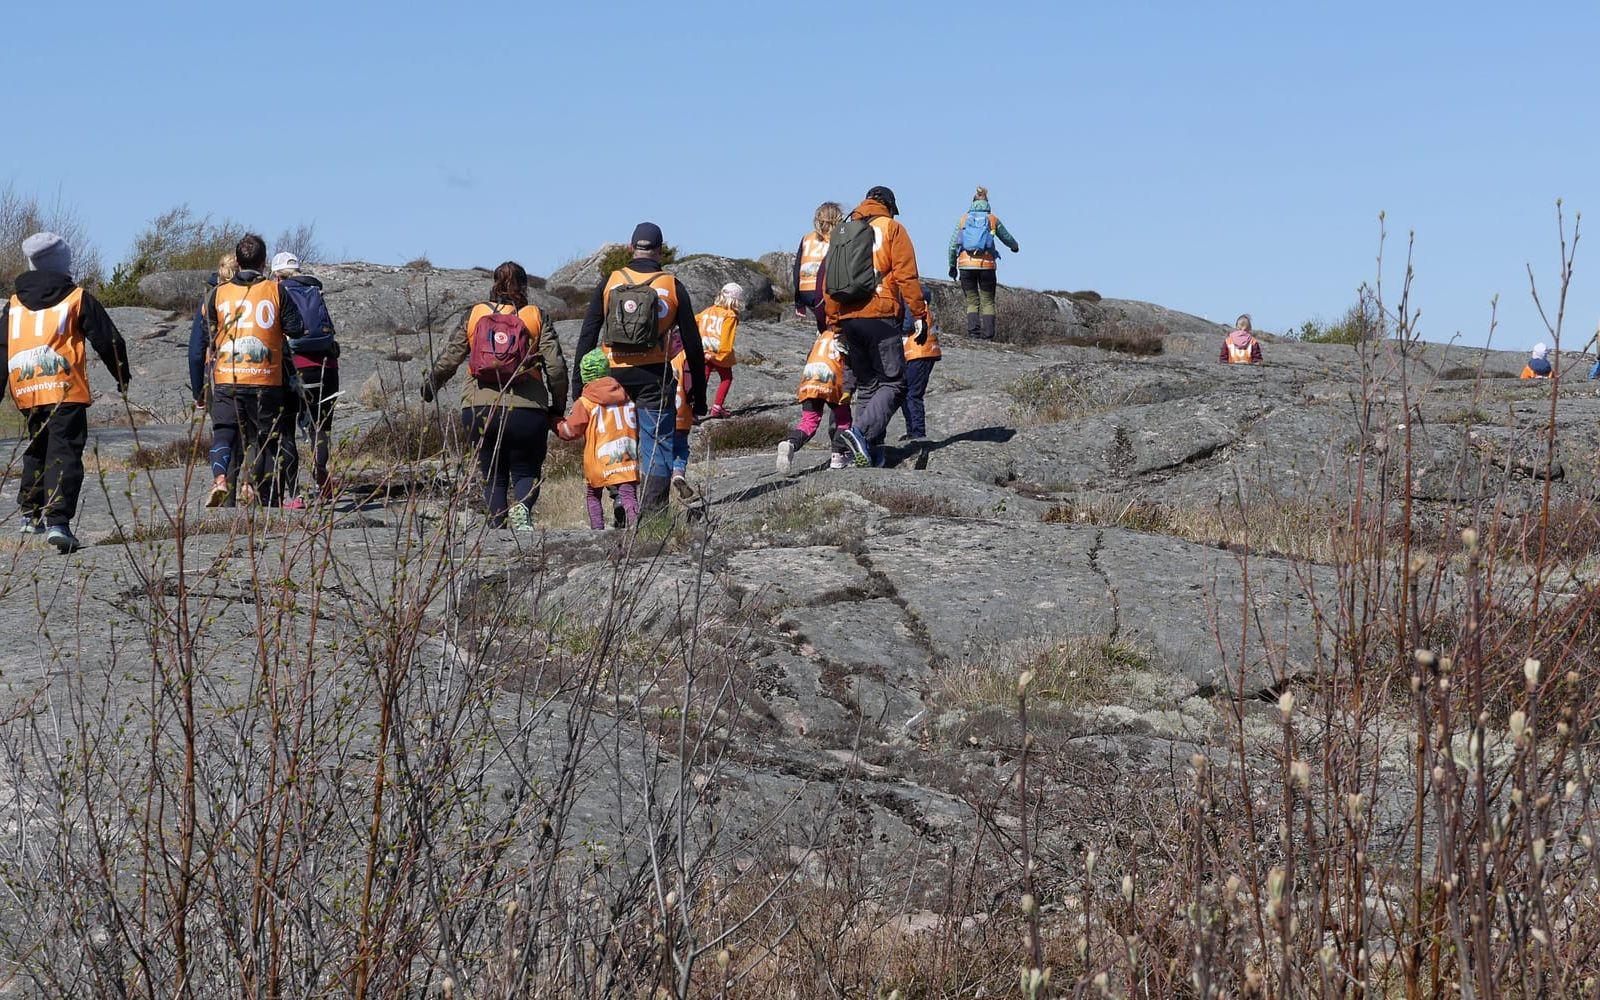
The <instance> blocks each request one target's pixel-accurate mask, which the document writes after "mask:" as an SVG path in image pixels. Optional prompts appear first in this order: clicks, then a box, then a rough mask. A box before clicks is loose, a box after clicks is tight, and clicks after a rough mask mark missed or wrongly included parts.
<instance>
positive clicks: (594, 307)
mask: <svg viewBox="0 0 1600 1000" xmlns="http://www.w3.org/2000/svg"><path fill="white" fill-rule="evenodd" d="M627 267H628V270H630V271H637V272H638V273H640V274H655V273H657V272H659V271H661V270H662V268H661V265H660V264H658V263H657V262H655V261H653V260H651V259H650V258H648V257H639V258H636V259H634V260H630V261H628V264H627ZM672 280H673V281H674V282H675V283H676V284H677V286H678V288H677V294H678V336H679V337H680V338H681V339H682V340H683V355H684V365H683V372H684V374H685V375H687V376H688V377H689V403H690V405H691V406H693V407H694V412H695V415H696V416H704V415H705V412H706V355H705V351H704V350H702V349H701V347H700V327H699V326H698V325H697V324H696V323H695V321H694V303H693V302H690V301H689V290H688V289H687V288H685V287H683V282H681V281H678V279H677V278H673V279H672ZM605 324H606V279H605V278H602V279H600V284H598V285H596V286H595V289H594V295H593V296H592V297H590V299H589V311H588V312H587V313H585V314H584V317H583V329H582V330H581V331H580V332H579V333H578V350H577V353H576V354H574V355H573V357H574V358H575V359H576V360H577V362H579V363H578V364H574V365H573V366H572V387H571V398H572V399H577V398H578V397H579V396H581V395H583V379H582V378H581V377H580V375H579V374H578V370H579V368H580V367H581V362H582V361H583V357H584V355H586V354H588V353H589V352H590V351H592V350H594V349H595V348H596V347H599V346H600V331H601V330H602V329H603V328H604V327H605ZM659 369H668V370H670V368H669V366H667V365H641V366H639V371H641V372H648V373H650V375H649V377H650V379H651V380H653V381H657V382H663V381H664V380H665V377H664V375H663V373H662V372H661V371H660V370H659ZM611 374H612V375H613V376H616V375H617V374H618V373H617V372H612V373H611ZM618 380H619V381H621V382H622V383H623V387H624V388H629V387H630V380H624V379H621V378H620V377H619V379H618ZM629 394H630V395H632V392H631V391H630V393H629ZM637 401H638V402H641V403H647V404H650V405H651V406H652V407H658V406H663V405H664V406H667V407H671V406H672V400H670V399H665V398H660V399H658V398H656V396H655V395H654V393H651V394H648V395H647V394H645V393H641V394H640V395H639V396H638V397H637Z"/></svg>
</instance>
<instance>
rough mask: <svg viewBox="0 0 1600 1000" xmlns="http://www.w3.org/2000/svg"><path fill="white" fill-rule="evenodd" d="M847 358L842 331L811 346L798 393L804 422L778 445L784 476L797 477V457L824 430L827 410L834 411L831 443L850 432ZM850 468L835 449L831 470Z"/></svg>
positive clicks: (824, 335)
mask: <svg viewBox="0 0 1600 1000" xmlns="http://www.w3.org/2000/svg"><path fill="white" fill-rule="evenodd" d="M844 355H845V345H844V341H842V340H840V339H839V331H837V330H835V329H832V328H829V329H826V330H823V331H822V332H821V333H819V334H818V335H817V341H816V343H815V344H812V345H811V354H810V356H809V357H807V358H806V366H805V368H803V369H802V370H801V373H800V388H799V390H798V391H797V392H796V393H795V398H796V399H798V400H800V422H799V423H798V424H796V425H795V427H794V429H793V430H791V431H790V432H789V436H788V437H787V438H785V439H784V440H782V441H780V442H779V443H778V461H777V465H778V472H779V473H780V474H781V475H785V476H790V475H793V474H794V453H795V452H797V451H799V450H800V449H801V448H803V447H804V446H805V443H806V442H807V441H810V440H811V438H812V437H813V436H815V434H816V433H817V430H818V428H820V427H821V426H822V411H823V410H824V409H825V408H831V409H832V411H833V432H832V434H830V435H829V438H830V440H831V439H832V437H833V435H835V434H838V433H839V432H840V431H846V430H849V429H850V422H851V418H850V386H849V384H848V382H847V375H848V371H849V369H848V368H847V367H846V366H845V363H844ZM847 464H849V461H848V459H847V458H846V457H845V454H844V451H843V450H842V449H840V448H839V447H838V446H837V445H835V446H834V449H833V457H832V458H831V459H830V460H829V462H828V468H830V469H842V468H844V467H845V466H846V465H847Z"/></svg>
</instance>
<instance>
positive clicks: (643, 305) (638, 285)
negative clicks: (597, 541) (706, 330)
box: [572, 222, 706, 513]
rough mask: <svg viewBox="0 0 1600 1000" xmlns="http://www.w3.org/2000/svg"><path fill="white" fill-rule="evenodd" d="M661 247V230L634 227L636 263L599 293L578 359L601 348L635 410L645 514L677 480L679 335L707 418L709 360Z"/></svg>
mask: <svg viewBox="0 0 1600 1000" xmlns="http://www.w3.org/2000/svg"><path fill="white" fill-rule="evenodd" d="M662 243H663V240H662V236H661V227H660V226H657V225H656V224H655V223H653V222H641V223H639V225H638V226H636V227H634V230H633V239H632V240H630V241H629V245H630V247H631V248H632V250H633V259H632V260H631V261H629V262H628V264H627V266H626V267H620V268H618V269H617V270H615V271H613V272H612V273H611V274H609V275H607V276H606V277H605V278H604V279H602V280H601V282H600V284H598V285H597V286H595V290H594V295H593V297H591V298H590V299H589V311H588V313H587V314H585V315H584V318H583V330H582V331H581V332H580V333H579V334H578V347H577V356H578V357H580V358H581V357H584V356H586V355H587V354H588V353H589V352H590V351H592V350H594V349H595V348H596V347H599V348H600V349H601V350H602V351H604V352H605V356H606V360H607V362H608V363H609V365H610V374H611V377H612V378H614V379H616V380H617V383H618V384H619V385H621V386H622V388H623V390H624V391H625V392H626V393H627V394H628V398H629V399H631V400H633V402H634V405H635V407H636V410H637V416H638V421H639V509H640V512H641V513H646V512H649V511H654V510H659V509H661V508H663V507H665V506H666V502H667V487H668V484H669V482H670V480H671V476H672V440H673V433H674V429H675V427H676V424H677V420H676V419H675V417H676V413H677V408H676V406H675V405H674V395H675V393H676V389H677V384H676V380H675V379H674V378H673V375H672V366H671V364H670V362H671V358H670V357H669V356H668V351H669V349H670V346H671V332H672V330H673V328H674V327H676V328H677V332H678V336H679V338H680V340H681V342H682V344H683V353H684V372H685V373H686V375H687V376H688V378H689V382H690V385H689V402H690V405H691V406H692V407H693V409H694V415H695V416H696V417H703V416H705V413H706V359H705V352H704V351H702V350H701V348H700V330H699V328H698V327H697V326H696V325H695V321H694V305H693V303H691V302H690V300H689V290H688V289H687V288H685V287H684V286H683V282H681V281H679V280H678V279H677V278H675V277H673V276H672V275H670V274H668V273H666V272H665V271H664V270H662V268H661V263H660V260H659V259H658V258H659V257H660V255H661V247H662ZM582 393H583V386H582V385H580V384H578V383H577V382H576V381H574V383H573V385H572V397H573V398H574V399H576V398H577V397H578V396H580V395H582Z"/></svg>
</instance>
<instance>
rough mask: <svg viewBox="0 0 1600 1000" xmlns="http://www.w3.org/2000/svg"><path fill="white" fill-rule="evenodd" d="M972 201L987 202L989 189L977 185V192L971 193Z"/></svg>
mask: <svg viewBox="0 0 1600 1000" xmlns="http://www.w3.org/2000/svg"><path fill="white" fill-rule="evenodd" d="M972 200H973V201H988V200H989V189H988V188H986V187H984V186H983V185H982V184H979V185H978V190H976V191H974V192H972Z"/></svg>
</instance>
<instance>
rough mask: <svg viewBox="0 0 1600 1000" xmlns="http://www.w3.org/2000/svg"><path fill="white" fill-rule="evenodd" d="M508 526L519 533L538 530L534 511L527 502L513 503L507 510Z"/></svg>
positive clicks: (514, 532)
mask: <svg viewBox="0 0 1600 1000" xmlns="http://www.w3.org/2000/svg"><path fill="white" fill-rule="evenodd" d="M506 527H508V528H510V529H511V531H512V533H513V534H518V535H521V534H527V533H528V532H530V531H535V530H537V529H536V528H535V527H534V524H533V511H532V510H531V509H529V507H528V505H527V504H525V503H514V504H512V505H511V507H510V508H509V509H508V510H507V511H506Z"/></svg>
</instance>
